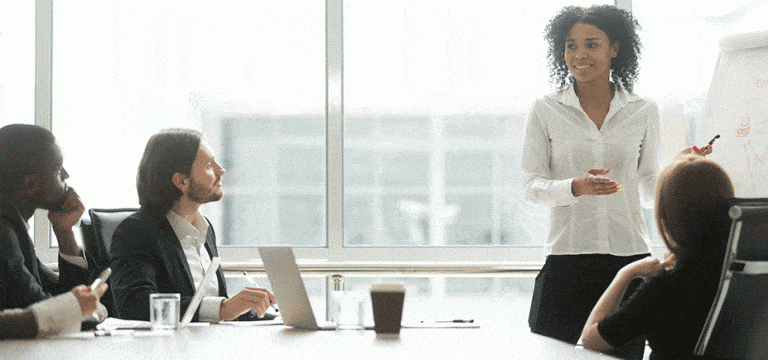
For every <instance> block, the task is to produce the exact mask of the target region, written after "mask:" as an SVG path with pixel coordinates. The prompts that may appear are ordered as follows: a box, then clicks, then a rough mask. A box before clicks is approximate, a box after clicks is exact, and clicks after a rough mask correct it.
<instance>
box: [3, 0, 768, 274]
mask: <svg viewBox="0 0 768 360" xmlns="http://www.w3.org/2000/svg"><path fill="white" fill-rule="evenodd" d="M37 3H38V8H37V10H36V13H37V16H38V17H42V18H43V19H44V18H45V16H46V14H48V15H50V17H51V18H52V19H54V20H53V21H52V24H53V25H52V33H53V35H52V36H51V39H49V40H51V41H52V43H53V44H54V45H53V53H54V54H55V55H54V56H52V57H50V58H49V59H42V60H47V61H50V62H49V63H45V62H44V61H41V63H42V65H41V66H39V67H38V75H37V77H38V81H42V84H43V85H45V84H46V83H45V82H46V81H47V82H48V84H49V85H50V86H51V87H52V96H51V98H50V99H47V100H46V97H45V96H44V95H38V102H40V103H43V104H45V103H48V104H50V106H51V116H50V119H49V121H50V122H49V123H47V122H46V120H45V118H44V117H43V118H42V119H38V123H42V124H49V126H51V127H52V129H53V131H54V133H55V134H56V136H57V137H58V139H59V141H60V143H61V145H62V147H63V149H64V152H65V166H66V167H67V169H68V170H69V172H70V173H71V175H72V177H71V179H70V183H71V185H72V186H73V187H75V188H77V189H78V192H79V193H80V194H81V196H82V197H83V199H84V201H85V203H86V206H87V207H126V206H137V205H138V204H137V198H136V195H135V193H136V190H135V185H134V181H135V180H134V179H135V171H136V167H137V165H138V162H139V158H140V156H141V152H142V150H143V147H144V145H145V143H146V140H147V139H148V137H149V136H150V135H151V134H153V133H155V132H157V131H158V130H160V129H162V128H167V127H192V128H198V129H200V130H202V131H203V132H204V133H205V134H206V135H207V137H208V140H209V142H210V143H211V144H212V146H213V148H214V149H215V151H216V152H217V155H218V157H219V158H220V159H221V160H222V163H223V165H224V166H225V168H226V169H227V170H228V173H227V175H225V177H224V181H225V183H224V184H225V190H226V195H225V198H224V199H223V200H222V201H220V202H217V203H212V204H208V205H206V206H204V208H203V211H204V212H205V213H206V215H207V216H208V217H209V218H211V220H212V221H213V223H214V227H215V229H216V231H217V235H218V238H219V241H220V243H221V251H222V255H223V256H224V258H225V259H227V261H248V260H251V259H253V258H255V257H257V254H256V252H255V249H254V246H257V245H262V244H290V245H293V246H295V247H297V253H298V256H299V257H300V258H309V259H330V260H334V261H351V260H356V261H381V260H388V261H536V262H539V261H541V260H542V259H543V255H544V250H543V248H542V245H543V243H544V242H545V239H546V234H547V230H548V229H547V228H548V209H545V208H539V207H536V206H533V205H530V204H527V203H525V202H524V201H523V184H522V178H521V173H520V165H519V162H520V158H521V153H520V152H521V147H522V141H523V136H524V135H523V134H524V126H525V120H526V116H527V112H528V109H529V107H530V104H531V103H532V102H533V100H534V99H535V98H537V97H540V96H542V95H544V94H546V93H548V92H550V91H551V85H550V84H549V83H548V69H547V65H546V62H545V55H546V44H545V43H544V41H543V39H542V32H543V29H544V27H545V25H546V23H547V21H548V20H549V19H550V18H551V17H552V16H553V15H554V14H555V13H556V12H557V11H558V10H559V9H561V8H562V7H563V6H564V5H571V4H577V5H585V6H588V5H591V4H592V3H593V2H592V1H585V2H581V1H577V2H575V3H574V2H573V1H568V2H564V1H555V0H552V1H545V2H537V3H530V4H524V3H515V4H512V3H510V2H508V1H501V0H499V1H487V2H482V3H480V4H478V3H472V4H468V3H466V4H465V3H453V2H442V1H419V2H414V1H403V0H398V1H389V2H380V3H374V2H370V1H362V0H346V1H341V0H326V1H325V3H323V2H318V1H313V0H291V1H281V2H274V3H264V2H253V1H246V0H240V1H234V0H233V1H227V2H220V3H211V2H202V1H201V2H197V1H191V2H190V1H185V2H182V1H180V0H179V1H162V2H157V1H154V2H147V1H139V2H130V3H126V2H121V1H96V0H90V1H86V0H83V1H79V2H76V3H74V2H64V1H56V2H55V4H54V5H55V6H54V5H52V3H53V0H39V1H38V2H37ZM607 3H612V2H610V1H609V2H607ZM622 3H624V2H622ZM2 6H3V7H6V6H10V5H2ZM669 6H673V5H670V4H669V3H663V2H648V1H644V2H634V4H633V10H634V11H635V15H636V17H637V18H638V19H639V21H640V22H641V24H642V25H643V29H644V30H643V32H641V38H642V39H643V42H644V45H645V47H644V55H643V58H642V59H641V65H642V66H643V67H642V69H641V74H640V78H639V82H638V84H637V87H636V91H637V92H638V93H639V94H640V95H643V96H646V97H649V98H651V99H652V100H654V101H656V102H657V103H659V105H660V106H661V109H662V115H663V119H664V125H663V126H664V131H663V133H664V134H665V135H664V138H663V139H662V140H663V144H664V146H665V148H664V156H665V157H666V159H669V158H671V157H672V156H674V154H676V152H677V151H678V150H679V149H680V148H681V147H683V146H686V145H688V144H689V143H691V141H692V139H691V138H692V136H693V135H692V134H694V133H695V126H696V121H697V119H698V118H699V117H700V116H701V111H702V108H703V103H704V101H705V100H704V99H705V94H706V91H707V86H708V83H709V81H710V79H711V74H712V70H713V68H714V64H715V62H716V57H717V46H716V44H717V41H718V40H719V38H720V37H722V36H723V35H726V34H728V33H731V32H738V31H744V30H756V29H759V28H761V27H764V26H763V25H762V23H761V22H760V19H762V18H763V16H761V15H760V14H762V15H765V13H766V11H767V10H766V9H765V6H761V5H760V4H758V3H751V2H748V1H736V2H729V3H728V4H718V5H708V4H706V5H705V4H700V3H698V2H684V3H681V4H678V3H675V4H674V6H675V7H674V8H672V11H666V10H665V11H663V12H662V11H658V9H659V8H665V9H668V8H669ZM85 12H87V13H88V14H99V16H89V21H88V22H87V23H86V22H84V21H82V14H83V13H85ZM3 13H4V14H5V12H3ZM43 23H45V22H44V21H43ZM670 23H674V24H676V26H670ZM677 25H679V26H677ZM2 26H3V27H2V28H0V30H2V31H3V32H4V34H5V32H6V31H9V30H6V29H15V27H9V26H6V25H2ZM27 31H30V30H29V29H28V30H27ZM670 31H674V33H675V36H672V37H670V36H669V32H670ZM37 36H38V40H40V39H41V37H42V38H44V37H45V36H48V35H46V34H45V32H40V33H39V34H38V35H37ZM6 39H7V38H6V37H5V36H3V37H2V39H0V41H7V40H6ZM680 39H683V40H682V41H681V40H680ZM5 44H6V43H3V45H4V46H3V49H5ZM681 48H682V49H684V51H680V49H681ZM20 59H21V58H20ZM0 61H3V62H2V63H0V65H3V68H0V72H2V73H0V74H2V75H3V76H7V74H8V72H7V70H6V68H5V67H6V66H9V65H6V62H7V61H9V60H7V59H5V60H0ZM20 61H21V62H19V64H22V65H21V66H24V65H23V64H27V61H30V62H31V60H20ZM46 69H47V72H46ZM673 74H674V75H673ZM46 79H47V80H46ZM8 80H9V79H8V78H6V79H3V80H0V91H1V92H0V94H5V93H7V92H8V90H7V89H8V88H9V86H10V85H9V82H8ZM0 101H2V102H1V103H0V105H2V107H1V108H0V115H2V116H3V117H2V120H3V122H4V123H8V122H13V121H8V117H9V116H11V115H9V111H10V109H11V108H12V107H13V106H17V107H18V108H25V109H28V108H29V106H28V105H26V106H24V105H23V102H13V104H9V103H10V102H12V101H11V100H9V99H8V98H6V97H0ZM27 111H28V110H27ZM19 116H22V117H30V116H32V115H31V113H30V114H26V115H19ZM342 120H343V121H342ZM342 170H343V172H342ZM342 181H343V182H342ZM646 215H647V220H648V221H647V223H648V225H649V228H650V233H651V234H655V233H656V232H655V226H654V224H653V222H652V221H650V219H651V216H652V213H651V212H647V214H646ZM43 221H44V220H43ZM42 236H44V235H39V237H38V238H40V237H42ZM51 256H53V255H51ZM51 259H54V258H53V257H51Z"/></svg>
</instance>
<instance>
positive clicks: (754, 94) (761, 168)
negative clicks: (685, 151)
mask: <svg viewBox="0 0 768 360" xmlns="http://www.w3.org/2000/svg"><path fill="white" fill-rule="evenodd" d="M696 133H697V136H696V137H697V139H696V144H700V145H701V144H706V143H707V142H708V141H709V140H711V139H712V137H714V136H715V135H716V134H720V139H718V140H717V142H715V144H714V146H713V149H714V152H713V153H712V155H710V158H712V159H713V160H715V161H717V162H718V163H719V164H720V165H722V166H723V168H724V169H725V171H726V172H727V173H728V175H729V176H730V177H731V180H732V181H733V185H734V188H735V193H736V196H737V197H768V31H764V32H756V33H748V34H740V35H735V36H731V37H727V38H725V39H723V41H721V43H720V58H719V60H718V64H717V67H716V69H715V74H714V76H713V78H712V85H711V86H710V89H709V94H708V96H707V104H706V110H705V115H704V121H703V122H702V123H701V124H700V126H699V129H698V131H697V132H696Z"/></svg>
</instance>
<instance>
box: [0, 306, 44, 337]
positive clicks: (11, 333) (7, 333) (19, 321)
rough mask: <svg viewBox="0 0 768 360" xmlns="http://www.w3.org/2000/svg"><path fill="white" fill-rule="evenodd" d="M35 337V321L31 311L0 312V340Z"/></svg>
mask: <svg viewBox="0 0 768 360" xmlns="http://www.w3.org/2000/svg"><path fill="white" fill-rule="evenodd" d="M35 336H37V320H35V314H34V312H32V309H24V310H21V309H8V310H4V311H2V312H0V339H12V338H32V337H35Z"/></svg>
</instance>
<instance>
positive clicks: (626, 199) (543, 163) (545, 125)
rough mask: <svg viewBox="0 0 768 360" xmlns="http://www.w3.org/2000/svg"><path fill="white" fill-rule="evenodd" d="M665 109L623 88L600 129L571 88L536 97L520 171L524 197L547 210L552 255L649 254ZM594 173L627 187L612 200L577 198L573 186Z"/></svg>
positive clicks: (617, 90) (527, 130) (620, 89)
mask: <svg viewBox="0 0 768 360" xmlns="http://www.w3.org/2000/svg"><path fill="white" fill-rule="evenodd" d="M659 122H660V116H659V110H658V108H657V106H656V104H654V103H653V102H650V101H648V100H645V99H642V98H640V97H638V96H636V95H634V94H632V93H629V92H627V91H625V90H623V88H622V87H621V86H616V92H615V95H614V97H613V99H612V100H611V104H610V108H609V110H608V114H607V115H606V117H605V122H604V123H603V126H602V127H601V128H600V130H598V129H597V126H596V125H595V123H594V122H592V120H590V118H589V116H587V114H586V113H585V112H584V110H583V109H582V108H581V104H580V103H579V98H578V97H577V96H576V92H575V90H574V88H573V86H571V87H569V88H567V89H564V90H560V91H558V92H555V93H553V94H549V95H547V96H545V97H543V98H541V99H539V100H537V101H536V102H535V104H534V106H533V109H532V110H531V113H530V117H529V119H528V124H527V126H526V136H525V146H524V149H523V160H522V168H523V172H524V173H525V191H526V200H528V201H529V202H532V203H535V204H541V205H545V206H549V207H551V208H552V210H551V225H550V231H549V239H548V242H547V247H548V250H549V254H551V255H567V254H611V255H617V256H629V255H637V254H642V253H647V252H649V249H650V248H649V246H650V239H649V237H648V232H647V230H646V225H645V221H644V219H643V212H642V209H641V196H642V205H644V206H645V207H651V206H652V204H653V195H654V191H655V186H656V176H657V174H658V173H659V165H658V151H659V126H660V125H659ZM590 169H610V172H609V173H608V174H606V175H605V176H606V177H607V178H609V179H611V180H614V181H617V182H618V183H619V184H621V186H622V187H621V191H619V192H617V193H615V194H612V195H606V196H598V195H582V196H579V197H575V196H573V193H572V192H571V183H572V182H573V180H574V179H575V178H577V177H579V176H581V175H582V174H584V173H585V172H587V171H588V170H590Z"/></svg>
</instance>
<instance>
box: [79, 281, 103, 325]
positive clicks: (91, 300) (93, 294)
mask: <svg viewBox="0 0 768 360" xmlns="http://www.w3.org/2000/svg"><path fill="white" fill-rule="evenodd" d="M105 291H107V284H101V285H99V286H97V287H96V289H95V290H93V291H91V287H90V286H85V285H79V286H76V287H75V288H73V289H72V294H74V295H75V298H77V302H78V303H79V304H80V311H81V313H82V315H83V320H85V319H87V318H89V317H91V315H93V312H94V311H96V309H97V308H98V307H99V299H100V298H101V296H102V295H104V292H105Z"/></svg>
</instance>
